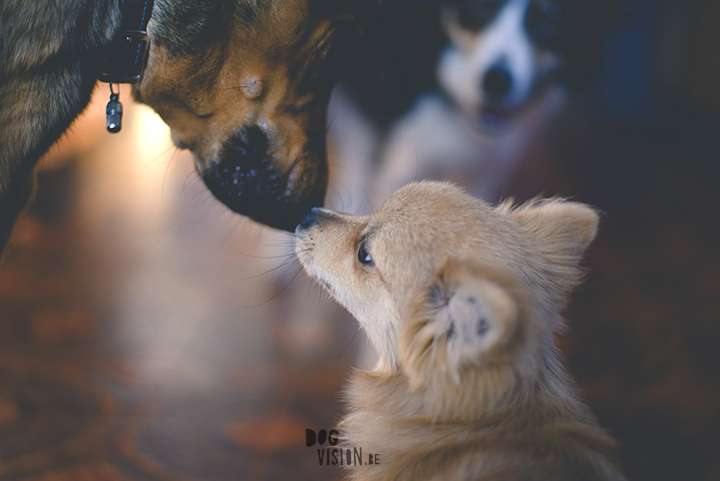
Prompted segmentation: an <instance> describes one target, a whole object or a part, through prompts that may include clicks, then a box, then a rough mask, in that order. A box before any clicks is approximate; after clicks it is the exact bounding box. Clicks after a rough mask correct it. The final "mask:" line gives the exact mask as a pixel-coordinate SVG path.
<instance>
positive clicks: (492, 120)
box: [471, 106, 516, 135]
mask: <svg viewBox="0 0 720 481" xmlns="http://www.w3.org/2000/svg"><path fill="white" fill-rule="evenodd" d="M515 114H516V112H515V109H508V108H499V107H494V106H483V107H481V108H479V109H477V110H476V111H475V113H474V114H473V115H472V117H471V121H472V124H473V126H474V127H475V128H476V129H477V130H478V131H479V132H480V133H482V134H486V135H499V134H502V133H503V132H505V131H506V130H507V129H508V128H509V126H510V124H511V123H512V121H513V119H514V118H515V116H516V115H515Z"/></svg>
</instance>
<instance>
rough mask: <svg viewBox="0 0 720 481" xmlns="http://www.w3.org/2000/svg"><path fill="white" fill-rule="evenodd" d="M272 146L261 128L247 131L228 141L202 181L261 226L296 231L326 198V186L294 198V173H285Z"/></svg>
mask: <svg viewBox="0 0 720 481" xmlns="http://www.w3.org/2000/svg"><path fill="white" fill-rule="evenodd" d="M272 145H273V144H272V142H271V141H270V139H269V138H268V135H267V134H266V133H265V132H264V131H263V130H262V129H260V128H259V127H256V126H252V127H246V128H243V129H242V130H240V131H239V132H237V133H236V134H235V135H233V136H232V137H231V138H230V139H229V140H227V141H226V142H225V143H224V145H223V147H222V149H221V151H220V154H219V155H218V158H217V160H216V161H215V162H213V163H212V164H211V165H210V166H209V167H207V168H206V169H205V170H204V171H203V173H202V177H203V180H204V181H205V184H206V185H207V186H208V188H209V189H210V191H211V192H212V193H213V195H214V196H215V197H216V198H217V199H218V200H220V201H221V202H222V203H224V204H225V205H226V206H228V207H229V208H230V209H231V210H233V211H235V212H238V213H241V214H243V215H247V216H249V217H251V218H252V219H255V220H256V221H258V222H261V223H263V224H266V225H269V226H270V227H275V228H278V229H283V230H287V231H293V230H294V229H295V226H297V225H298V224H299V223H300V222H301V221H302V219H303V217H304V216H305V214H306V213H307V212H308V211H309V210H310V209H312V208H313V207H316V206H320V205H322V203H323V198H324V183H323V182H311V181H312V180H313V179H308V183H309V184H312V185H311V186H310V187H312V188H308V189H306V190H303V191H302V192H300V193H298V194H294V192H293V188H294V186H293V185H292V184H291V176H292V175H293V171H292V170H290V171H287V170H283V168H282V167H281V166H282V165H283V162H281V159H278V158H275V155H274V152H273V148H272Z"/></svg>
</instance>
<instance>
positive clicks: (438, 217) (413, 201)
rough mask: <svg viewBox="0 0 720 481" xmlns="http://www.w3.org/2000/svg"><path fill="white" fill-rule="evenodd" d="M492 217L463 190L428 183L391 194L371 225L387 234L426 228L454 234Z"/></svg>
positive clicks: (410, 186) (483, 203)
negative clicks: (379, 225) (374, 223)
mask: <svg viewBox="0 0 720 481" xmlns="http://www.w3.org/2000/svg"><path fill="white" fill-rule="evenodd" d="M490 217H492V208H491V207H490V206H488V205H487V204H486V203H485V202H483V201H482V200H479V199H476V198H474V197H472V196H470V195H469V194H467V193H466V192H465V191H464V190H462V189H461V188H460V187H457V186H455V185H453V184H450V183H446V182H430V181H425V182H418V183H413V184H409V185H406V186H405V187H402V188H401V189H399V190H398V191H396V192H395V193H394V194H392V195H391V196H390V197H389V198H388V199H387V200H386V201H385V203H384V204H383V205H382V206H381V207H380V209H379V210H378V211H377V213H376V214H375V215H374V216H373V218H372V221H374V222H377V223H378V224H382V225H383V228H384V229H385V230H387V231H393V230H408V229H409V230H420V229H422V228H423V227H432V228H433V230H435V229H437V228H441V229H443V230H449V231H453V230H456V229H458V230H462V229H464V228H466V227H468V224H482V223H483V221H484V220H485V219H487V218H490ZM413 225H415V226H416V228H415V229H413V227H412V226H413Z"/></svg>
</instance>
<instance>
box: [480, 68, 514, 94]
mask: <svg viewBox="0 0 720 481" xmlns="http://www.w3.org/2000/svg"><path fill="white" fill-rule="evenodd" d="M510 87H512V76H511V75H510V72H509V71H508V69H507V68H505V67H501V66H495V67H492V68H490V70H488V71H487V73H486V74H485V77H483V81H482V88H483V90H484V91H485V93H487V94H488V95H490V96H492V97H504V96H506V95H507V94H508V92H510Z"/></svg>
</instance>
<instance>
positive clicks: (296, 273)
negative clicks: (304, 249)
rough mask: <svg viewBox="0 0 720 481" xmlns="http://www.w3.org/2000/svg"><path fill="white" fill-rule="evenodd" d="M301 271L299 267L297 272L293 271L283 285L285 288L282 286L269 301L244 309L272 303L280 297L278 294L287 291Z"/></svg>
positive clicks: (245, 307) (301, 268) (247, 307)
mask: <svg viewBox="0 0 720 481" xmlns="http://www.w3.org/2000/svg"><path fill="white" fill-rule="evenodd" d="M302 270H303V267H302V266H300V267H299V268H298V270H297V271H295V274H293V276H292V277H291V278H290V280H289V281H288V283H287V284H285V286H284V287H283V288H282V289H280V290H279V291H278V292H277V293H275V294H274V295H273V296H271V297H270V298H269V299H266V300H265V301H263V302H261V303H259V304H254V305H251V306H244V309H254V308H257V307H262V306H264V305H266V304H267V303H269V302H270V301H272V300H274V299H275V298H277V297H278V296H280V294H282V293H283V292H285V291H286V290H287V288H288V287H290V284H292V283H293V281H294V280H295V278H296V277H297V276H298V274H300V272H302Z"/></svg>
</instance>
